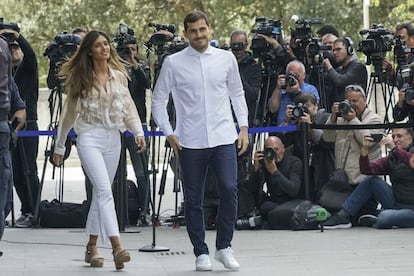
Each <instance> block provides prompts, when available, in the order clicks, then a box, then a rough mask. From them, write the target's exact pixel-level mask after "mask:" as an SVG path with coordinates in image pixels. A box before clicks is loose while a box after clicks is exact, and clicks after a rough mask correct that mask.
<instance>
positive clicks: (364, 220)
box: [358, 214, 378, 227]
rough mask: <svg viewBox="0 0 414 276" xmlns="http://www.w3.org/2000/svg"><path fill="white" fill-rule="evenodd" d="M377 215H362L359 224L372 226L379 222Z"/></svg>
mask: <svg viewBox="0 0 414 276" xmlns="http://www.w3.org/2000/svg"><path fill="white" fill-rule="evenodd" d="M377 219H378V218H377V216H374V215H371V214H366V215H362V216H360V217H359V219H358V224H359V225H361V226H367V227H372V225H374V224H375V223H377Z"/></svg>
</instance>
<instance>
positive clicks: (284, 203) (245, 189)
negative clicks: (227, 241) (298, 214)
mask: <svg viewBox="0 0 414 276" xmlns="http://www.w3.org/2000/svg"><path fill="white" fill-rule="evenodd" d="M302 181H303V171H302V161H301V160H300V159H299V158H297V157H296V156H293V155H289V154H285V145H284V144H283V143H282V141H281V140H280V139H279V138H278V137H276V136H270V137H268V138H267V139H266V140H265V142H264V149H260V150H256V152H255V153H254V166H253V172H252V174H251V175H250V179H249V181H247V182H244V183H242V184H243V186H242V187H240V190H239V201H240V202H239V215H240V217H239V219H238V220H237V221H236V227H237V229H239V230H241V229H257V228H261V225H260V222H261V221H260V220H259V219H258V216H261V219H263V221H264V222H267V223H268V227H269V228H270V229H290V219H291V217H292V214H293V211H294V209H295V207H296V206H297V205H298V204H299V203H300V202H301V201H302V200H301V198H302V197H301V193H300V191H301V186H302ZM265 184H266V185H265ZM264 187H266V189H264ZM255 208H256V209H257V210H259V211H258V212H257V211H255ZM256 224H259V225H256Z"/></svg>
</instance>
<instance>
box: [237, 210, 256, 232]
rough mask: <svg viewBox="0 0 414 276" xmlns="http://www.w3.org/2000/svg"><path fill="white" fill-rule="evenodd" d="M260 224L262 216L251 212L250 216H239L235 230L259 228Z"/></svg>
mask: <svg viewBox="0 0 414 276" xmlns="http://www.w3.org/2000/svg"><path fill="white" fill-rule="evenodd" d="M261 225H262V216H260V215H256V214H252V216H250V217H246V218H240V219H238V220H236V229H237V230H251V229H259V228H260V227H261Z"/></svg>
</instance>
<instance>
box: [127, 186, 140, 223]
mask: <svg viewBox="0 0 414 276" xmlns="http://www.w3.org/2000/svg"><path fill="white" fill-rule="evenodd" d="M126 182H127V191H128V222H129V225H137V223H138V218H139V211H140V210H139V190H138V187H137V185H135V183H134V181H132V180H129V179H128V180H127V181H126Z"/></svg>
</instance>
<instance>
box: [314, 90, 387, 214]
mask: <svg viewBox="0 0 414 276" xmlns="http://www.w3.org/2000/svg"><path fill="white" fill-rule="evenodd" d="M345 100H346V101H342V102H341V103H338V102H335V103H334V104H333V106H332V113H331V116H330V117H329V118H328V120H327V122H326V124H327V125H350V126H352V125H368V124H381V122H382V120H381V117H380V116H379V115H378V114H376V113H374V112H373V111H371V110H370V109H369V108H368V106H367V99H366V96H365V91H364V89H363V88H362V87H361V86H359V85H348V86H347V87H345ZM338 115H341V116H342V117H339V116H338ZM379 133H382V131H381V130H378V129H370V130H368V129H352V128H351V129H345V130H328V129H326V130H324V131H323V134H322V138H323V140H324V141H326V142H335V168H342V167H343V166H344V165H345V167H344V170H345V172H346V174H347V176H348V181H349V184H351V185H352V187H353V188H354V189H355V187H357V185H358V184H359V183H360V182H361V181H362V180H363V179H364V177H365V176H364V175H363V174H362V173H361V171H360V170H359V166H358V159H359V152H360V147H361V145H362V143H363V140H364V137H365V136H368V135H371V134H379ZM380 157H381V146H380V144H379V143H372V144H371V145H370V147H369V159H370V160H376V159H378V158H380ZM339 204H340V203H339ZM376 208H377V204H376V202H375V201H373V200H371V201H370V202H369V204H367V205H366V206H364V210H363V211H364V212H366V213H368V212H374V211H375V210H376Z"/></svg>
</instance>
